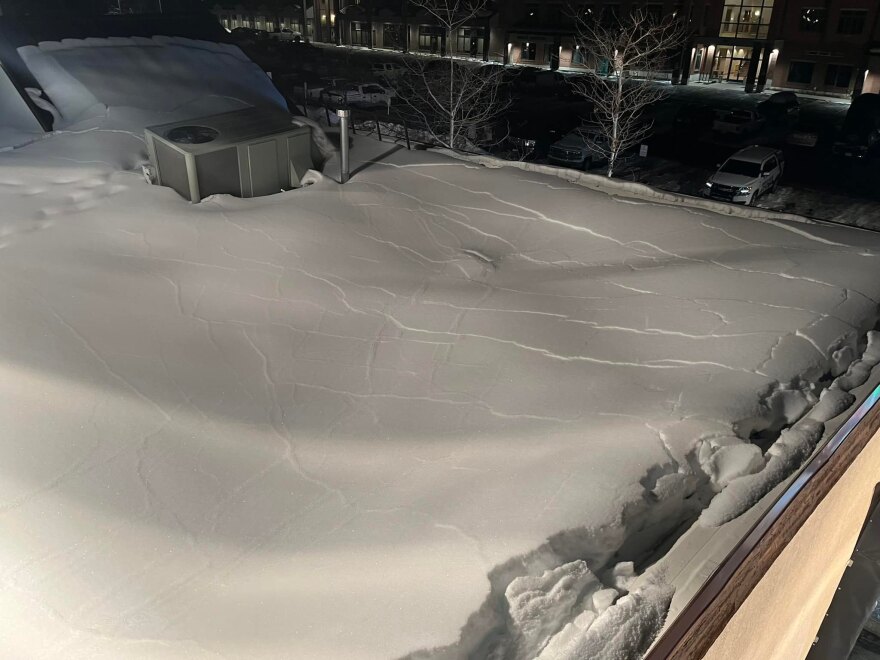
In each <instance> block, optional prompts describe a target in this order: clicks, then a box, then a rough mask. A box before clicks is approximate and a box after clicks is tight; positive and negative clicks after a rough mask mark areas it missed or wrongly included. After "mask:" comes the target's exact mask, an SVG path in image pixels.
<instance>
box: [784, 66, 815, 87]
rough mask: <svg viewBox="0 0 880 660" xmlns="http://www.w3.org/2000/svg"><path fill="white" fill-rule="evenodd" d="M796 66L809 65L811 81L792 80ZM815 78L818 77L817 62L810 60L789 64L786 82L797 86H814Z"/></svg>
mask: <svg viewBox="0 0 880 660" xmlns="http://www.w3.org/2000/svg"><path fill="white" fill-rule="evenodd" d="M796 65H804V66H807V65H809V67H810V79H809V80H807V81H803V80H793V79H792V72H793V70H794V69H795V66H796ZM815 77H816V63H815V62H811V61H810V60H792V61H791V62H789V63H788V73H787V75H786V77H785V81H786V82H790V83H794V84H796V85H812V84H813V78H815Z"/></svg>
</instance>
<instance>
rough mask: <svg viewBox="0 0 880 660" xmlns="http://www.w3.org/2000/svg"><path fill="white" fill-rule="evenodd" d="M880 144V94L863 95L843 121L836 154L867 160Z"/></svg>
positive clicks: (853, 103) (835, 148) (850, 107)
mask: <svg viewBox="0 0 880 660" xmlns="http://www.w3.org/2000/svg"><path fill="white" fill-rule="evenodd" d="M878 143H880V94H861V95H859V96H857V97H856V98H855V100H854V101H853V102H852V104H851V105H850V106H849V110H847V113H846V119H844V121H843V130H842V132H841V137H840V140H838V141H837V142H835V143H834V149H833V151H834V153H835V154H838V155H841V156H851V157H853V158H865V157H866V156H867V155H868V154H869V153H870V152H871V151H872V150H874V149H875V148H876V147H877V145H878Z"/></svg>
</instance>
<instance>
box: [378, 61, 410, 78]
mask: <svg viewBox="0 0 880 660" xmlns="http://www.w3.org/2000/svg"><path fill="white" fill-rule="evenodd" d="M403 70H404V69H403V67H402V66H401V65H399V64H395V63H393V62H380V63H378V64H374V65H373V75H374V76H376V78H378V79H383V78H384V79H385V80H395V79H396V78H398V77H399V76H400V74H402V73H403Z"/></svg>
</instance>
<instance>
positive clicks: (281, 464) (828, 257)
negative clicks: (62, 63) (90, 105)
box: [0, 130, 880, 660]
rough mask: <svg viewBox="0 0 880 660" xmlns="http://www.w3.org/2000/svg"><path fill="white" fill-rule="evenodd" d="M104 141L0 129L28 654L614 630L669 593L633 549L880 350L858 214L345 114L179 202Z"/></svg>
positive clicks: (474, 647)
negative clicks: (843, 216) (815, 219)
mask: <svg viewBox="0 0 880 660" xmlns="http://www.w3.org/2000/svg"><path fill="white" fill-rule="evenodd" d="M132 140H133V138H132V136H131V135H130V134H128V133H113V132H107V131H106V130H102V131H99V130H94V131H83V132H74V131H72V130H71V131H69V132H62V133H61V134H56V135H55V136H53V137H52V138H50V139H47V140H41V141H39V142H37V143H34V144H32V145H29V146H27V147H25V148H23V149H19V150H16V151H14V152H10V153H4V154H0V203H2V204H3V208H4V214H3V216H2V218H0V249H2V255H3V258H2V259H0V304H2V307H3V309H4V314H3V315H2V318H0V408H2V409H0V414H2V418H3V419H4V432H3V434H2V436H0V465H2V466H3V467H2V470H3V477H4V478H3V479H2V480H0V515H2V516H3V525H4V531H5V534H4V537H3V538H4V542H3V543H2V544H0V576H2V582H0V610H2V611H3V612H10V613H11V614H10V615H9V616H5V617H2V618H0V638H2V639H4V640H7V643H8V646H9V648H23V649H28V651H29V653H31V654H33V655H45V656H50V657H51V656H54V657H98V656H104V657H127V658H129V657H132V658H138V657H156V656H162V657H169V658H175V657H211V656H216V655H227V656H237V657H253V658H262V657H302V658H333V659H334V660H337V659H343V660H344V659H349V658H352V659H360V658H375V657H401V656H404V655H405V654H407V653H415V655H414V656H413V657H437V658H463V657H478V658H482V657H523V658H525V657H535V656H538V657H542V658H551V657H552V658H566V657H572V658H577V657H588V658H624V657H631V656H632V655H633V654H635V653H638V651H639V650H640V649H642V648H644V646H645V644H646V643H647V642H648V640H649V639H650V638H651V636H652V635H653V634H654V633H655V632H656V630H657V629H658V628H659V626H660V625H661V624H662V621H663V618H664V616H665V610H666V607H667V604H668V602H669V596H670V591H671V590H670V588H669V587H668V586H665V585H664V583H663V581H662V580H659V579H658V580H654V578H653V577H652V576H650V575H647V576H646V575H638V574H637V571H636V570H635V568H634V567H635V566H642V565H644V562H646V561H649V560H650V559H651V558H652V557H653V556H654V554H655V553H656V552H657V548H658V546H659V545H660V544H661V543H662V542H663V541H664V540H666V539H668V538H669V536H670V534H672V533H674V532H675V531H676V530H677V529H679V527H680V526H681V525H682V524H683V523H685V522H687V521H689V520H693V519H694V518H695V517H696V516H697V515H699V513H700V511H701V510H702V508H703V507H704V506H706V505H707V504H708V502H709V501H710V500H712V498H715V500H718V501H719V502H720V503H719V504H717V505H716V504H714V501H715V500H712V501H713V505H711V506H710V509H708V510H707V511H710V512H711V513H707V514H706V515H707V517H710V516H716V517H717V518H718V519H723V518H724V517H725V516H727V515H729V512H730V511H732V510H734V509H735V508H736V507H740V508H741V506H743V505H747V503H748V502H749V501H751V500H753V498H754V493H755V492H756V491H758V490H760V489H761V488H763V487H764V484H765V483H767V482H768V480H773V479H777V478H782V477H783V476H784V475H785V473H786V472H787V471H788V470H790V469H794V468H796V465H797V463H798V461H799V460H800V459H801V458H802V457H803V456H805V455H806V454H807V453H808V451H809V447H810V446H811V445H812V444H813V443H815V441H816V439H817V438H818V435H819V434H820V433H821V431H820V430H819V426H820V425H821V424H822V417H823V416H824V415H828V414H831V412H833V411H834V410H836V409H837V408H838V407H839V406H841V405H844V404H845V403H846V397H844V396H843V395H840V394H836V393H835V392H837V391H840V392H843V391H844V389H843V387H842V386H843V385H844V384H846V385H849V384H852V383H855V382H857V381H858V380H859V379H860V378H861V377H862V376H863V375H864V373H866V372H865V369H867V368H869V366H870V365H871V364H875V363H876V360H877V358H878V357H880V347H878V346H877V342H876V336H875V335H869V334H868V333H869V331H870V330H872V329H873V328H874V327H875V325H876V323H877V319H878V305H877V300H878V299H880V277H878V273H880V238H878V237H876V236H873V235H870V234H866V233H864V232H858V231H855V230H849V229H843V228H828V227H824V226H821V225H807V224H802V223H798V224H795V223H789V222H787V221H782V220H779V221H776V220H773V221H767V220H766V219H765V220H763V221H759V222H756V221H754V220H749V219H744V218H738V217H731V216H722V215H718V214H714V213H711V212H708V211H700V210H694V209H682V208H679V207H675V206H664V205H659V204H643V203H631V202H632V200H622V199H620V198H617V197H613V196H609V195H606V194H601V193H597V192H593V191H590V190H585V189H584V188H583V187H582V186H576V185H568V184H565V183H564V182H561V181H560V180H559V179H558V178H555V177H550V176H546V175H543V174H540V173H535V172H530V171H521V170H517V169H512V168H505V169H503V170H499V169H489V168H484V167H478V166H475V165H473V164H470V163H466V162H462V161H454V160H451V159H448V158H445V157H443V156H440V155H437V154H433V153H426V152H408V151H406V150H397V151H393V152H389V151H386V150H387V149H388V146H387V145H383V144H379V143H377V142H374V141H368V140H356V141H355V144H354V149H353V151H352V156H353V159H354V160H353V166H354V167H355V168H358V166H360V165H363V164H366V163H368V162H369V164H368V165H367V166H366V167H364V168H362V169H360V171H358V173H357V175H356V176H355V177H354V178H353V179H352V180H351V182H350V183H348V184H346V185H345V186H339V185H338V184H336V183H335V182H334V181H333V180H332V179H331V178H330V177H323V178H322V177H315V179H314V183H313V184H312V185H310V186H308V187H306V188H304V189H301V190H297V191H292V192H290V193H285V194H281V195H277V196H272V197H267V198H260V199H252V200H239V199H235V198H230V197H225V196H217V197H214V198H212V199H210V200H206V201H205V202H204V203H203V204H201V205H198V206H193V205H189V204H187V203H186V202H184V201H183V200H181V199H179V198H178V196H177V195H176V194H175V193H173V191H170V190H167V189H163V188H159V187H151V186H148V185H147V184H146V183H145V182H144V180H143V178H142V176H141V175H140V173H139V172H133V171H124V169H122V167H123V166H124V163H120V162H119V161H117V160H116V154H117V148H118V147H119V145H120V144H123V143H124V144H126V145H129V144H130V143H131V142H132ZM866 337H868V338H869V343H868V344H867V346H866V345H865V338H866ZM859 356H861V358H860V357H859ZM857 359H858V360H860V362H857V363H853V360H857ZM848 362H849V363H848ZM832 377H834V378H840V379H842V380H841V381H839V383H840V388H839V389H838V388H837V387H831V380H830V379H831V378H832ZM843 379H846V380H843ZM829 388H830V389H829ZM824 390H828V392H831V393H825V392H824ZM810 402H814V403H815V402H817V403H816V405H815V407H814V408H812V409H811V408H810V405H809V403H810ZM813 414H815V415H816V416H817V418H816V419H812V418H811V415H813ZM797 415H800V416H801V417H800V419H799V420H794V421H789V418H793V417H795V416H797ZM786 427H789V428H786ZM784 428H785V429H786V430H785V431H784V432H783V433H782V434H781V436H779V438H776V437H775V436H774V434H776V435H778V432H779V431H782V429H784ZM753 433H754V434H755V435H756V436H760V437H759V440H760V442H766V443H767V444H768V445H772V446H773V447H775V448H773V449H772V451H770V450H768V452H766V456H764V457H762V460H766V464H765V466H764V467H763V468H760V466H759V465H758V464H757V461H756V459H755V450H754V449H750V448H749V447H750V445H749V444H748V442H747V441H748V440H749V439H750V436H751V435H752V434H753ZM774 443H775V444H774ZM759 468H760V469H759ZM755 470H757V471H755ZM749 479H753V480H755V481H754V482H753V481H744V480H749ZM738 484H739V485H738ZM719 488H720V489H721V490H720V494H719V493H717V490H718V489H719ZM718 498H721V499H720V500H719V499H718ZM724 498H726V499H727V500H728V503H727V504H725V500H724ZM712 506H714V507H715V508H712ZM418 649H429V650H424V651H422V652H417V650H418ZM493 654H495V655H493Z"/></svg>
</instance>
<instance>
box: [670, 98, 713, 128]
mask: <svg viewBox="0 0 880 660" xmlns="http://www.w3.org/2000/svg"><path fill="white" fill-rule="evenodd" d="M714 121H715V110H713V109H712V107H710V106H708V105H699V104H695V103H689V104H687V105H683V106H681V107H680V108H679V109H678V112H676V113H675V130H677V131H704V130H707V129H710V128H712V122H714Z"/></svg>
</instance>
